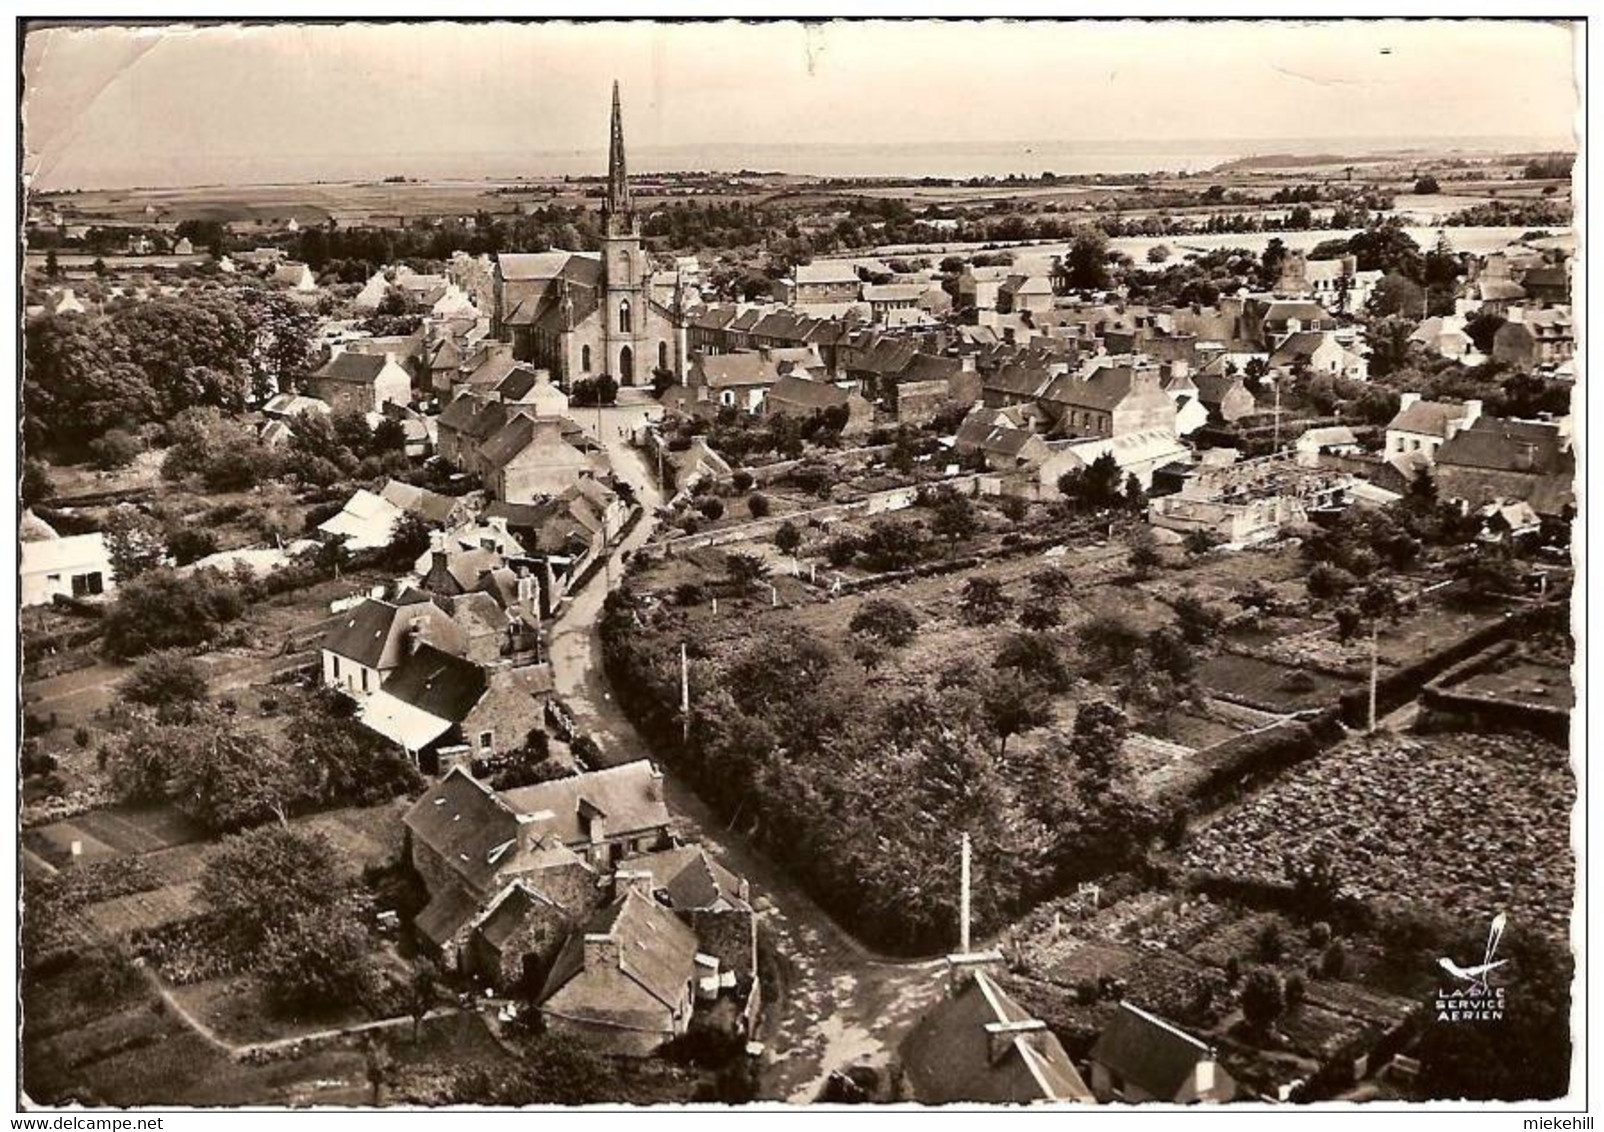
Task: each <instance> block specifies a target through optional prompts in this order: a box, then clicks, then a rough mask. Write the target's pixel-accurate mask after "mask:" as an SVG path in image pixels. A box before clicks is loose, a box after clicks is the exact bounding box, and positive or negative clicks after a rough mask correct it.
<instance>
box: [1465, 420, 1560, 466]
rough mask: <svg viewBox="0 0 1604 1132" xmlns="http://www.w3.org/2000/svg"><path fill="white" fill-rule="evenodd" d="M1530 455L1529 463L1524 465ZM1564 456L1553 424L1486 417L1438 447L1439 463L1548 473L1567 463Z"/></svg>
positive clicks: (1557, 431) (1557, 432)
mask: <svg viewBox="0 0 1604 1132" xmlns="http://www.w3.org/2000/svg"><path fill="white" fill-rule="evenodd" d="M1528 455H1529V458H1530V459H1529V463H1528V464H1525V465H1524V466H1523V461H1526V460H1527V458H1528ZM1565 455H1566V454H1565V453H1564V452H1562V450H1561V446H1560V436H1559V430H1558V429H1557V428H1555V427H1554V426H1553V425H1548V424H1540V423H1535V422H1531V421H1514V420H1504V419H1502V418H1499V417H1486V416H1484V417H1480V418H1478V419H1477V420H1476V423H1475V424H1473V425H1471V426H1470V427H1469V428H1462V429H1460V430H1459V431H1458V432H1456V433H1454V435H1453V437H1452V438H1451V439H1449V440H1448V441H1446V442H1445V443H1444V444H1443V446H1442V447H1441V448H1439V449H1437V464H1438V465H1439V466H1444V467H1459V468H1480V469H1483V470H1488V471H1499V472H1531V473H1533V474H1537V475H1547V474H1549V473H1552V472H1557V471H1560V470H1562V469H1563V468H1564V467H1565V466H1566V465H1565Z"/></svg>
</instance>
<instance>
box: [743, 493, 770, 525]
mask: <svg viewBox="0 0 1604 1132" xmlns="http://www.w3.org/2000/svg"><path fill="white" fill-rule="evenodd" d="M746 509H747V510H748V511H750V512H751V513H752V518H754V519H762V518H766V517H767V516H768V513H769V510H770V504H769V497H768V496H766V495H764V494H762V493H761V492H757V491H754V492H753V493H752V495H751V497H750V498H749V499H747V501H746Z"/></svg>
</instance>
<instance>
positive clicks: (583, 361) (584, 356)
mask: <svg viewBox="0 0 1604 1132" xmlns="http://www.w3.org/2000/svg"><path fill="white" fill-rule="evenodd" d="M579 370H580V372H581V373H589V372H590V347H589V346H581V347H580V348H579Z"/></svg>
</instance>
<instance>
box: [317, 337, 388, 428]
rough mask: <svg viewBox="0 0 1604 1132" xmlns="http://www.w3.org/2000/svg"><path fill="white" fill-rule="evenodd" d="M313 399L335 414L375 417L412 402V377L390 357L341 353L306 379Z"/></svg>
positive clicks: (349, 351)
mask: <svg viewBox="0 0 1604 1132" xmlns="http://www.w3.org/2000/svg"><path fill="white" fill-rule="evenodd" d="M308 384H309V386H310V389H311V393H312V396H314V397H316V398H317V399H318V400H320V401H323V402H325V403H326V404H327V405H329V407H330V408H332V409H333V410H335V411H336V412H358V413H376V412H379V411H380V410H381V409H382V408H383V407H384V406H385V405H392V404H394V405H405V404H407V403H408V402H409V401H411V400H412V377H411V375H410V374H408V373H407V371H406V370H405V369H404V368H403V367H402V366H401V364H400V363H399V362H397V361H396V360H395V357H394V356H393V355H391V354H387V353H386V354H368V353H362V352H359V351H357V350H351V349H348V350H342V351H341V352H340V353H338V354H336V355H335V356H334V357H332V358H330V359H329V360H328V361H327V362H325V363H324V364H323V366H322V367H321V368H320V369H318V370H316V371H315V372H314V373H313V374H312V375H311V377H310V378H309V379H308Z"/></svg>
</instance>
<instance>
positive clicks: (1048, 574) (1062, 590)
mask: <svg viewBox="0 0 1604 1132" xmlns="http://www.w3.org/2000/svg"><path fill="white" fill-rule="evenodd" d="M1074 586H1075V583H1074V581H1073V580H1072V579H1071V578H1070V576H1069V574H1068V573H1067V572H1065V571H1064V570H1063V569H1062V568H1061V567H1058V566H1043V567H1042V568H1041V569H1040V570H1037V571H1036V572H1035V573H1033V574H1031V576H1030V592H1031V593H1032V595H1034V596H1035V598H1036V600H1037V601H1038V602H1055V603H1056V602H1058V601H1062V600H1063V599H1064V597H1066V596H1067V595H1068V594H1069V591H1070V590H1072V589H1073V588H1074Z"/></svg>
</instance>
